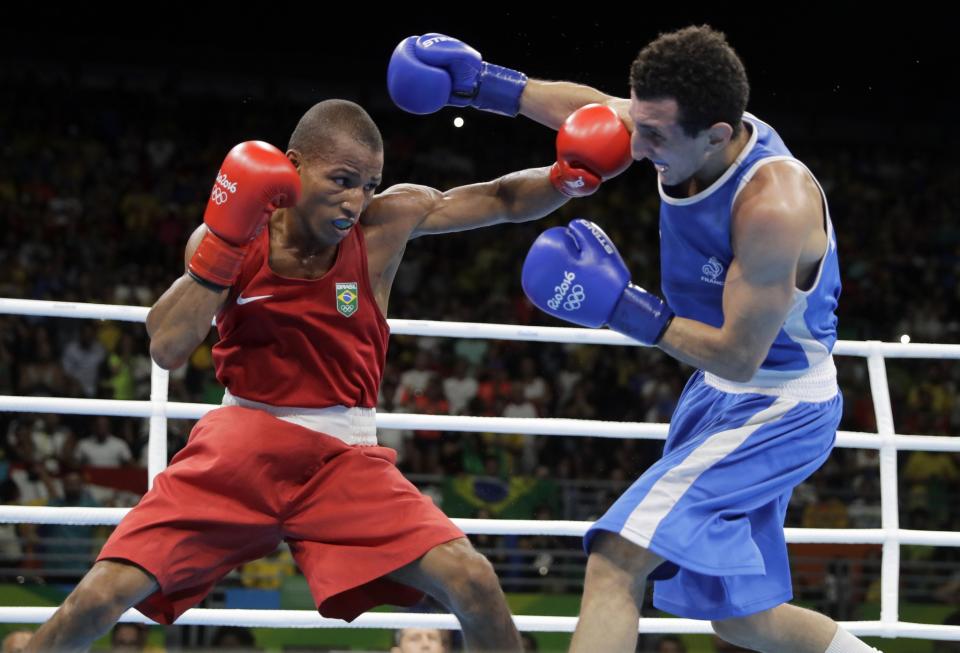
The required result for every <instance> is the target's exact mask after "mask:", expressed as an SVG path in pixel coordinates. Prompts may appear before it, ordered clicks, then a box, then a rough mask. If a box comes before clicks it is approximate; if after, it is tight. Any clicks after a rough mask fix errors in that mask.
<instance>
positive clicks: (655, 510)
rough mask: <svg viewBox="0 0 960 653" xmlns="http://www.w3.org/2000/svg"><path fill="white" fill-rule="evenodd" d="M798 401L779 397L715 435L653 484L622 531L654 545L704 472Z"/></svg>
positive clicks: (636, 542)
mask: <svg viewBox="0 0 960 653" xmlns="http://www.w3.org/2000/svg"><path fill="white" fill-rule="evenodd" d="M797 403H798V402H797V401H796V400H792V399H786V398H784V397H779V398H777V399H776V400H775V401H774V402H773V403H772V404H770V406H769V407H767V408H765V409H763V410H761V411H760V412H758V413H757V414H755V415H754V416H753V417H751V418H750V419H749V420H747V422H746V423H745V424H744V425H743V426H740V427H738V428H735V429H730V430H728V431H720V432H718V433H714V434H713V435H711V436H710V437H709V438H707V439H706V440H705V441H704V442H703V444H701V445H700V446H698V447H697V448H696V449H694V450H693V452H691V453H690V455H688V456H687V457H686V458H685V459H684V460H683V462H681V463H680V464H679V465H677V466H676V467H674V468H673V469H670V470H668V471H667V472H666V473H665V474H664V475H663V476H661V477H660V478H659V479H658V480H657V481H656V482H655V483H654V484H653V486H652V487H651V488H650V490H649V491H648V492H647V494H646V496H645V497H643V500H642V501H641V502H640V503H639V504H637V507H636V508H634V509H633V512H631V513H630V516H629V517H628V518H627V521H626V522H625V523H624V525H623V528H622V529H621V530H620V534H621V535H622V536H623V537H625V538H626V539H628V540H630V541H631V542H634V543H635V544H639V545H640V546H650V541H651V540H652V539H653V534H654V533H655V532H656V530H657V526H659V525H660V522H661V521H663V519H664V517H666V516H667V515H668V514H669V513H670V511H671V510H673V507H674V506H675V505H677V503H678V502H679V501H680V499H681V498H682V497H683V495H684V493H686V491H687V490H688V489H690V486H691V485H693V484H694V483H695V482H696V480H697V479H698V478H699V477H700V475H701V474H703V473H704V472H705V471H707V470H708V469H710V467H712V466H713V465H714V464H716V463H717V462H719V461H720V460H722V459H723V458H724V457H726V456H727V455H729V454H730V453H731V452H732V451H734V450H735V449H736V448H737V447H739V446H740V445H741V444H743V441H744V440H746V439H747V438H748V437H750V434H752V433H753V432H754V431H756V430H757V429H758V428H760V427H761V426H763V425H764V424H769V423H770V422H774V421H776V420H778V419H780V418H781V417H783V416H784V415H786V414H787V412H788V411H789V410H790V409H792V408H793V407H794V406H796V405H797Z"/></svg>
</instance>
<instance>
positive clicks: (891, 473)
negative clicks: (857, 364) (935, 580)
mask: <svg viewBox="0 0 960 653" xmlns="http://www.w3.org/2000/svg"><path fill="white" fill-rule="evenodd" d="M868 344H869V345H871V349H872V351H871V352H870V355H869V356H868V357H867V372H868V374H869V377H870V395H871V396H872V397H873V409H874V412H875V415H876V420H877V433H879V435H880V527H881V528H882V529H883V535H884V537H883V554H882V558H881V562H880V623H882V624H883V625H884V626H885V627H888V628H891V629H893V628H895V627H896V624H897V622H898V621H899V620H900V539H899V534H898V531H899V529H900V512H899V511H900V501H899V498H898V492H897V442H896V435H895V430H894V426H893V407H892V405H891V403H890V387H889V386H888V385H887V365H886V360H885V359H884V358H883V354H881V353H880V352H879V351H878V350H877V346H876V345H878V344H879V343H875V342H871V343H868Z"/></svg>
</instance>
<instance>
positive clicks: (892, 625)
mask: <svg viewBox="0 0 960 653" xmlns="http://www.w3.org/2000/svg"><path fill="white" fill-rule="evenodd" d="M147 310H148V309H146V308H143V307H133V306H111V305H106V304H76V303H68V302H47V301H33V300H16V299H3V298H0V313H10V314H19V315H34V316H45V317H74V318H89V319H113V320H124V321H131V322H143V321H145V319H146V314H147ZM389 322H390V327H391V333H393V334H397V335H401V334H404V335H430V336H440V337H459V338H494V339H509V340H527V341H538V342H561V343H576V344H601V345H611V344H612V345H636V344H637V343H635V342H633V341H632V340H630V339H629V338H627V337H625V336H621V335H620V334H617V333H614V332H611V331H607V330H591V329H578V328H564V327H518V326H510V325H495V324H494V325H488V324H473V323H457V322H433V321H418V320H389ZM834 353H835V354H836V355H839V356H859V357H863V358H866V360H867V369H868V373H869V379H870V390H871V395H872V398H873V404H874V411H875V414H876V420H877V433H858V432H849V431H839V432H838V433H837V446H838V447H846V448H868V449H878V450H879V452H880V482H881V488H880V500H881V528H879V529H813V528H787V529H785V533H786V539H787V542H790V543H800V542H803V543H839V544H854V543H866V544H880V545H881V546H882V551H883V555H882V564H881V598H880V620H879V621H855V622H842V625H843V626H844V627H845V628H846V629H847V630H849V631H850V632H851V633H853V634H854V635H857V636H879V637H888V638H895V637H913V638H927V639H937V640H955V641H960V626H942V625H933V624H917V623H906V622H901V621H899V610H898V603H899V576H900V546H901V545H904V544H915V545H925V546H951V547H960V533H948V532H940V531H917V530H904V529H901V528H900V525H899V513H898V506H899V502H898V496H897V495H898V493H897V474H898V472H897V452H898V451H900V450H919V451H942V452H960V438H957V437H952V436H929V435H899V434H897V433H896V431H895V428H894V422H893V411H892V407H891V402H890V392H889V386H888V384H887V375H886V363H885V361H886V358H950V359H960V345H933V344H898V343H883V342H878V341H868V342H853V341H838V342H837V343H836V347H835V349H834ZM168 387H169V375H168V374H167V372H166V371H165V370H162V369H161V368H159V366H157V365H156V363H153V370H152V374H151V395H150V401H117V400H105V399H66V398H55V397H14V396H2V395H0V411H8V412H55V413H73V414H82V415H114V416H127V417H143V418H149V419H150V442H149V445H148V447H149V448H148V457H149V469H148V473H149V477H150V479H151V481H152V479H153V477H154V476H155V475H156V474H157V473H159V472H160V471H162V469H163V468H164V467H166V463H167V452H166V420H167V419H168V418H173V419H178V418H179V419H197V418H199V417H201V416H202V415H204V414H205V413H207V412H208V411H210V410H213V409H215V408H217V406H214V405H210V404H187V403H179V402H169V401H167V399H168ZM377 425H378V426H379V427H383V428H401V429H431V430H445V431H461V432H478V431H479V432H493V433H526V434H536V435H549V436H561V437H562V436H567V437H575V436H585V435H590V436H593V437H609V438H636V439H658V440H663V439H664V438H665V437H666V433H667V425H666V424H646V423H627V422H602V421H593V420H574V419H533V418H504V417H483V418H481V417H463V416H446V415H417V414H403V413H381V414H378V415H377ZM126 513H127V509H125V508H71V507H65V508H52V507H35V506H0V523H41V524H42V523H47V524H52V523H58V524H107V525H114V524H117V523H118V522H119V521H120V520H121V519H122V518H123V516H124V515H125V514H126ZM453 521H454V522H455V523H456V524H457V525H458V526H459V527H460V528H462V529H463V530H464V532H466V533H469V534H492V535H504V534H514V535H528V534H529V535H555V536H569V537H579V536H582V535H583V533H584V532H585V531H586V529H587V527H588V526H589V522H571V521H537V520H502V519H454V520H453ZM54 610H55V608H20V607H0V623H40V622H43V621H45V620H46V619H48V618H49V617H50V616H51V615H52V614H53V612H54ZM514 619H515V621H516V623H517V627H518V628H519V629H520V630H523V631H535V632H572V631H573V629H574V628H575V626H576V618H575V617H544V616H526V615H518V616H516V617H514ZM121 621H133V622H141V623H153V622H152V621H150V620H149V619H147V618H146V617H144V616H143V615H141V614H140V613H139V612H136V611H135V610H129V611H127V612H126V613H125V614H124V616H123V617H122V619H121ZM177 624H178V625H189V624H205V625H243V626H263V627H273V628H278V627H289V628H398V627H410V626H419V627H435V628H452V629H456V628H459V625H458V623H457V621H456V619H455V618H454V617H453V616H452V615H438V614H409V613H379V612H378V613H367V614H364V615H361V616H360V617H359V618H358V619H357V620H356V621H354V622H352V623H350V624H347V623H345V622H343V621H340V620H337V619H325V618H323V617H321V616H320V615H319V614H317V613H316V612H315V611H312V610H222V609H220V610H212V609H199V608H195V609H192V610H188V611H187V612H186V613H185V614H184V615H183V616H182V617H181V618H180V619H179V620H178V621H177ZM640 629H641V632H643V633H647V634H666V633H710V632H712V630H711V628H710V624H709V622H704V621H696V620H691V619H663V618H642V619H641V620H640Z"/></svg>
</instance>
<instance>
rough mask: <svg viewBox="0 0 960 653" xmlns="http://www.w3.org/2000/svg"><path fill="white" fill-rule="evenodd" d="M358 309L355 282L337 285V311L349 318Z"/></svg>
mask: <svg viewBox="0 0 960 653" xmlns="http://www.w3.org/2000/svg"><path fill="white" fill-rule="evenodd" d="M359 307H360V296H359V294H357V282H356V281H351V282H348V283H338V284H337V310H338V311H340V314H341V315H343V316H344V317H350V316H351V315H353V314H354V313H356V312H357V309H358V308H359Z"/></svg>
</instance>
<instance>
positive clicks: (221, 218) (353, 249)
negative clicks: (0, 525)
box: [29, 100, 630, 651]
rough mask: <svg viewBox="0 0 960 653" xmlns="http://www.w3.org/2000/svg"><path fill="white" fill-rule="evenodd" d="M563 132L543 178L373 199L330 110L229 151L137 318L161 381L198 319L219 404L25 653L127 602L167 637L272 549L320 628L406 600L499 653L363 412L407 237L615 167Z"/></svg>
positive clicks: (611, 159) (468, 575)
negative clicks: (564, 148) (170, 274)
mask: <svg viewBox="0 0 960 653" xmlns="http://www.w3.org/2000/svg"><path fill="white" fill-rule="evenodd" d="M584 122H592V123H596V124H595V126H594V127H593V128H589V129H584ZM604 125H606V127H604ZM571 126H572V127H571V132H572V133H571V134H566V135H565V136H564V138H565V139H568V140H570V141H573V142H572V143H571V145H572V146H573V147H575V148H576V151H577V155H576V160H570V158H569V157H566V156H565V155H564V154H563V153H562V152H561V153H560V159H561V161H562V163H561V164H555V165H554V166H553V167H552V169H551V168H538V169H530V170H524V171H520V172H515V173H511V174H508V175H506V176H504V177H501V178H499V179H496V180H494V181H491V182H486V183H480V184H474V185H470V186H463V187H460V188H454V189H452V190H449V191H447V192H440V191H437V190H434V189H432V188H426V187H423V186H416V185H413V184H401V185H397V186H393V187H391V188H389V189H387V190H386V191H384V192H383V193H381V194H379V195H375V191H376V189H377V186H378V185H379V183H380V179H381V171H382V168H383V144H382V140H381V137H380V133H379V130H378V129H377V127H376V125H375V124H374V123H373V121H372V120H371V119H370V117H369V116H368V115H367V113H366V112H365V111H364V110H363V109H362V108H360V107H359V106H357V105H356V104H353V103H351V102H346V101H342V100H328V101H325V102H321V103H319V104H317V105H315V106H314V107H313V108H311V109H310V110H309V111H308V112H307V113H306V114H305V115H304V116H303V118H302V119H301V120H300V122H299V124H298V125H297V127H296V129H295V131H294V133H293V135H292V136H291V138H290V143H289V147H288V150H287V152H286V154H284V153H282V152H281V151H280V150H278V149H276V148H274V147H273V146H271V145H268V144H266V143H262V142H258V141H251V142H246V143H242V144H240V145H238V146H237V147H235V148H233V150H231V151H230V153H229V154H228V155H227V158H226V160H225V161H224V163H223V166H222V167H221V169H220V172H219V174H218V175H217V180H216V183H215V184H214V187H213V191H212V193H211V196H210V200H209V202H208V204H207V209H206V213H205V214H204V224H203V225H201V226H200V227H198V228H197V230H196V231H195V232H194V233H193V235H192V236H191V238H190V240H189V242H188V243H187V247H186V253H185V262H186V270H185V273H184V274H183V276H181V277H180V278H179V279H177V280H176V281H175V282H174V283H173V285H172V286H171V287H170V288H169V289H168V290H167V292H165V293H164V294H163V296H162V297H161V298H160V299H159V300H158V301H157V303H156V304H155V305H154V306H153V308H152V309H151V311H150V314H149V316H148V318H147V330H148V332H149V334H150V353H151V355H152V357H153V359H154V360H155V361H157V363H158V364H159V365H160V366H162V367H164V368H167V369H172V368H175V367H178V366H180V365H182V364H184V363H185V362H186V360H187V357H188V356H189V355H190V353H191V352H192V351H193V350H194V349H195V348H196V347H197V346H198V345H199V344H200V343H201V342H202V341H203V340H204V338H205V337H206V335H207V333H208V331H209V328H210V322H211V319H212V318H213V317H214V316H216V318H217V328H218V330H219V332H220V341H219V342H218V343H217V345H216V346H215V347H214V360H215V363H216V372H217V378H218V380H219V381H220V382H221V383H222V384H223V385H224V386H226V389H227V391H226V394H225V397H224V404H225V405H224V407H222V408H219V409H217V410H214V411H211V412H209V413H207V414H206V415H205V416H204V417H203V418H202V419H201V420H199V421H198V422H197V424H196V426H195V427H194V429H193V431H192V432H191V434H190V439H189V441H188V443H187V445H186V447H184V449H183V450H181V451H180V452H179V453H178V454H177V455H176V456H175V457H174V458H173V460H172V461H171V463H170V466H169V467H168V468H167V469H166V470H165V471H164V472H163V473H161V474H160V475H159V476H157V478H156V480H155V482H154V486H153V488H152V489H151V490H150V491H149V492H148V493H147V494H146V495H145V496H144V497H143V499H142V500H141V501H140V503H139V504H138V505H137V506H136V508H134V509H133V510H132V511H131V512H130V513H129V514H128V515H127V517H126V518H125V519H124V520H123V521H122V522H121V523H120V525H119V526H118V527H117V528H116V530H115V531H114V533H113V535H112V536H111V537H110V539H109V541H108V542H107V543H106V545H105V546H104V547H103V550H102V551H101V553H100V556H99V558H98V560H97V562H96V564H95V565H94V566H93V568H92V569H91V570H90V572H89V573H87V575H86V576H85V577H84V578H83V580H82V581H81V582H80V584H79V585H78V586H77V588H76V589H75V590H74V591H73V592H72V593H71V594H70V596H69V597H67V599H66V601H65V602H64V604H63V605H62V606H61V607H60V609H59V610H57V612H56V613H55V614H54V616H53V617H52V618H51V620H50V621H49V622H47V623H46V624H45V625H44V626H43V627H41V628H40V630H38V631H37V634H36V636H35V637H34V638H33V640H32V642H31V645H30V649H29V650H32V651H51V650H56V651H66V650H69V651H73V650H84V649H86V648H87V647H88V646H89V645H90V643H91V642H93V640H94V639H96V638H97V637H99V636H100V635H102V634H103V633H105V632H106V631H107V630H108V629H109V628H110V626H111V625H112V624H113V623H114V622H115V621H116V620H117V619H118V618H119V617H120V615H121V614H122V613H123V612H124V611H125V610H127V609H128V608H129V607H131V606H136V607H137V609H138V610H140V611H141V612H143V613H144V614H145V615H147V616H149V617H150V618H152V619H154V620H156V621H158V622H160V623H164V624H169V623H172V622H173V621H174V620H176V619H177V617H178V616H179V615H181V614H182V613H183V612H184V611H185V610H187V609H188V608H190V607H191V606H193V605H196V604H197V603H198V602H199V601H201V600H202V599H203V597H204V596H205V595H206V594H207V593H208V592H209V591H210V589H211V588H212V587H213V585H214V584H215V583H216V582H217V580H219V579H220V578H222V577H223V576H224V575H225V574H226V573H228V572H229V571H230V570H231V569H233V568H235V567H237V566H238V565H241V564H243V563H245V562H247V561H250V560H254V559H256V558H259V557H262V556H264V555H266V554H268V553H270V552H271V551H273V550H274V549H275V548H276V547H277V546H278V545H279V544H280V542H281V541H285V542H287V543H288V544H289V546H290V549H291V552H292V553H293V556H294V558H295V559H296V561H297V563H298V565H299V566H300V568H301V570H302V571H303V573H304V575H305V576H306V578H307V582H308V583H309V586H310V590H311V592H312V594H313V597H314V599H315V600H316V604H317V607H318V609H319V611H320V612H321V613H322V614H323V615H325V616H329V617H337V618H342V619H347V620H351V619H353V618H355V617H356V616H357V615H359V614H361V613H362V612H364V611H366V610H368V609H369V608H371V607H373V606H376V605H378V604H381V603H394V604H399V605H410V604H413V603H414V602H416V601H417V600H418V599H419V597H420V595H421V592H426V593H428V594H430V595H431V596H433V597H435V598H436V599H437V600H439V601H440V602H442V603H443V604H444V605H446V606H447V607H448V608H449V609H450V610H451V611H452V612H453V613H454V614H456V615H457V617H458V618H459V620H460V623H461V626H462V628H463V631H464V636H465V638H466V641H467V645H468V647H469V648H470V649H471V650H496V651H519V650H520V638H519V635H518V633H517V630H516V628H515V627H514V625H513V621H512V619H511V616H510V612H509V609H508V607H507V604H506V601H505V599H504V595H503V592H502V591H501V589H500V585H499V582H498V581H497V578H496V576H495V574H494V573H493V569H492V567H491V565H490V563H489V562H488V561H487V560H486V559H485V558H484V557H483V556H482V555H480V554H479V553H477V552H476V551H475V550H474V549H473V548H472V547H471V545H470V543H469V542H468V540H467V539H466V538H465V537H464V535H463V533H462V532H461V531H460V530H459V529H458V528H457V527H456V526H454V525H453V523H451V522H450V520H449V519H448V518H447V517H446V516H445V515H444V514H443V513H442V512H441V511H440V510H439V509H437V508H436V507H435V506H434V505H433V503H432V502H431V501H430V500H429V499H428V498H426V497H424V496H423V495H421V494H420V493H419V492H418V491H417V489H416V488H415V487H414V486H413V485H412V484H411V483H410V482H409V481H407V480H406V479H405V478H404V477H403V476H402V475H401V474H400V472H399V470H398V469H397V468H396V466H395V465H394V463H395V459H396V453H395V452H394V451H393V450H392V449H387V448H384V447H380V446H377V439H376V427H375V421H374V420H375V412H374V410H375V406H376V403H377V394H378V388H379V384H380V380H381V376H382V373H383V366H384V361H385V359H386V351H387V337H388V334H389V330H388V326H387V321H386V317H385V316H386V314H387V304H388V300H389V296H390V288H391V285H392V283H393V279H394V276H395V275H396V273H397V268H398V266H399V264H400V260H401V258H402V257H403V252H404V249H405V248H406V244H407V241H408V240H410V239H411V238H416V237H417V236H422V235H428V234H439V233H446V232H454V231H463V230H466V229H473V228H477V227H483V226H487V225H493V224H497V223H502V222H522V221H526V220H534V219H537V218H539V217H542V216H544V215H546V214H547V213H549V212H551V211H553V210H554V209H556V208H557V207H559V206H561V205H562V204H563V203H564V202H565V201H566V199H567V197H568V196H574V195H584V194H589V193H590V192H592V191H593V190H595V189H596V188H597V186H598V185H599V183H600V181H601V180H602V179H603V178H606V177H609V176H612V175H613V174H617V173H619V172H620V171H622V170H623V169H624V168H625V167H626V166H627V165H628V164H629V161H630V151H629V135H628V134H627V133H626V131H625V130H624V128H623V127H622V124H621V122H620V120H619V118H618V117H617V116H616V114H615V113H614V112H613V111H612V110H606V109H600V110H599V111H598V109H597V108H595V107H594V108H592V109H590V110H589V111H588V112H585V113H584V114H580V115H579V116H577V118H576V120H572V121H571ZM603 129H607V131H611V130H612V133H614V134H616V133H619V132H618V130H622V133H620V137H619V140H617V138H616V137H615V138H614V140H615V142H617V143H620V145H621V147H620V149H619V151H617V150H616V148H614V151H616V153H615V154H613V155H611V147H610V144H609V142H601V143H599V145H600V150H599V154H598V158H597V159H596V160H593V159H592V158H591V156H590V154H589V152H586V153H585V151H584V147H586V148H587V150H589V143H588V144H586V146H585V145H584V143H582V142H580V141H583V140H584V138H582V137H578V134H581V133H582V134H590V137H589V138H587V139H586V140H589V141H594V140H597V133H598V130H600V131H602V130H603ZM558 142H559V141H558ZM564 142H565V143H566V142H567V141H564ZM551 170H552V172H551ZM558 191H559V192H558Z"/></svg>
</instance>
